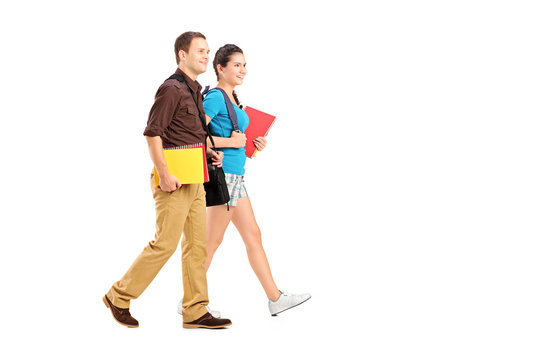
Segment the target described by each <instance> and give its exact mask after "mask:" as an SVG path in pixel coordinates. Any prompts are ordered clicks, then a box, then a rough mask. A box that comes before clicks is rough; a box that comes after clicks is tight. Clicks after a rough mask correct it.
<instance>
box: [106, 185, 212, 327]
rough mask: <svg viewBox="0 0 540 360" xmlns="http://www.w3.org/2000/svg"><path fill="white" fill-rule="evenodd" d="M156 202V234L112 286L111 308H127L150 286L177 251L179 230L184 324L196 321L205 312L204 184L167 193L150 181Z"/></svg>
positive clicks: (206, 299) (206, 296)
mask: <svg viewBox="0 0 540 360" xmlns="http://www.w3.org/2000/svg"><path fill="white" fill-rule="evenodd" d="M150 182H151V187H152V193H153V195H154V200H155V202H156V235H155V239H154V240H153V241H150V242H149V243H148V245H147V246H146V247H145V248H144V250H143V251H142V253H141V254H140V255H139V256H138V257H137V259H135V262H134V263H133V264H132V265H131V267H130V268H129V270H128V271H127V272H126V274H125V275H124V277H122V279H121V280H120V281H117V282H116V283H114V284H113V286H112V288H111V289H110V290H109V292H108V293H107V297H108V298H109V300H110V301H111V302H112V303H113V305H114V306H117V307H119V308H128V307H129V302H130V300H132V299H136V298H137V297H139V295H141V294H142V292H143V291H144V290H145V289H146V288H147V287H148V285H150V283H151V282H152V280H154V278H155V277H156V275H157V274H158V272H159V271H160V270H161V268H162V267H163V265H165V263H166V262H167V260H168V259H169V258H170V257H171V255H172V254H173V253H174V251H175V250H176V247H177V246H178V242H179V240H180V236H181V235H182V231H183V232H184V237H183V239H182V280H183V283H184V299H183V300H182V308H183V310H182V315H183V318H184V319H183V320H184V322H191V321H194V320H197V319H198V318H200V317H201V316H203V315H204V314H206V313H207V310H206V305H208V289H207V285H206V270H205V268H204V262H205V260H206V199H205V192H204V186H203V184H186V185H182V187H181V188H180V189H178V190H176V191H174V192H172V193H166V192H163V191H161V190H160V189H158V188H157V187H156V186H155V185H154V177H153V176H152V177H151V179H150Z"/></svg>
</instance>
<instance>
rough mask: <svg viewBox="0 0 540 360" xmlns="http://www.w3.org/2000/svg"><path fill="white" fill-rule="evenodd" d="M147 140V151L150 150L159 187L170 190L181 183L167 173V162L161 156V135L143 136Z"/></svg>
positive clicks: (178, 186) (176, 187)
mask: <svg viewBox="0 0 540 360" xmlns="http://www.w3.org/2000/svg"><path fill="white" fill-rule="evenodd" d="M145 137H146V141H147V142H148V151H149V152H150V158H151V159H152V162H153V163H154V166H155V167H156V170H157V173H158V176H159V187H160V188H161V190H163V191H165V192H172V191H174V190H176V189H178V188H180V186H182V184H180V181H178V179H177V178H176V177H175V176H174V175H171V174H170V173H169V168H167V163H166V162H165V156H163V144H162V142H161V137H159V136H145Z"/></svg>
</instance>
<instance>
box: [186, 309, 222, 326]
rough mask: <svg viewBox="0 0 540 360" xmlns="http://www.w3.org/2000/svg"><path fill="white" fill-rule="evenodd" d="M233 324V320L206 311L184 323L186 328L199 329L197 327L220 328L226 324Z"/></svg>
mask: <svg viewBox="0 0 540 360" xmlns="http://www.w3.org/2000/svg"><path fill="white" fill-rule="evenodd" d="M230 325H232V322H231V320H229V319H221V318H219V319H218V318H215V317H213V316H212V315H211V314H210V313H206V314H204V315H203V316H201V317H200V318H198V319H197V320H195V321H192V322H189V323H186V322H185V323H184V328H185V329H197V328H206V329H219V328H224V327H226V326H230Z"/></svg>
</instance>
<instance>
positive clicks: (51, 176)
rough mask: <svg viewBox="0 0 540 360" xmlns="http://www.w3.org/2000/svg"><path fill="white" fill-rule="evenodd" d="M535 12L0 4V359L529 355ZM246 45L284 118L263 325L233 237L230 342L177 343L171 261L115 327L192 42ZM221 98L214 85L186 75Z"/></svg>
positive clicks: (222, 252)
mask: <svg viewBox="0 0 540 360" xmlns="http://www.w3.org/2000/svg"><path fill="white" fill-rule="evenodd" d="M539 16H540V13H539V11H538V10H537V8H536V7H535V2H534V1H471V0H469V1H407V2H405V1H370V2H358V3H357V4H356V5H354V6H353V5H352V2H348V1H340V0H335V1H331V2H324V3H323V2H319V1H309V2H308V1H272V2H265V3H261V2H257V1H250V2H247V1H208V0H207V1H190V2H187V1H174V2H165V1H153V2H142V1H129V2H128V1H125V2H124V1H123V2H120V1H92V2H80V1H64V2H62V1H17V2H4V3H2V5H1V7H0V37H1V43H0V49H1V52H2V56H1V67H0V75H1V80H0V87H1V94H0V95H1V97H0V99H1V106H0V119H1V122H2V123H1V125H2V126H1V129H2V130H1V133H2V138H1V141H0V147H1V149H0V150H1V156H2V169H3V170H2V176H1V181H2V184H1V192H2V193H1V194H0V195H1V197H0V202H1V204H2V205H1V207H2V213H3V215H2V225H1V226H0V235H1V240H2V247H1V251H0V266H1V269H0V274H1V289H2V296H1V299H0V301H1V306H0V312H1V317H0V324H1V325H0V326H1V328H2V330H3V335H2V346H1V347H0V349H1V350H0V353H1V357H2V358H3V359H29V358H58V359H94V358H101V359H113V358H114V359H119V358H125V359H150V358H152V359H178V358H182V359H189V358H194V357H196V358H198V359H218V358H221V359H277V358H283V359H292V358H302V359H303V358H315V357H317V358H338V359H341V358H344V359H538V358H539V356H540V349H539V346H538V337H539V335H540V331H539V325H538V324H539V321H540V313H539V305H540V291H539V287H538V275H539V274H540V271H539V270H540V269H539V268H540V265H539V261H538V259H539V251H538V249H539V247H538V241H539V240H540V236H539V235H540V231H539V224H538V220H539V215H540V208H539V204H540V192H539V186H538V184H539V183H540V171H539V154H540V149H539V147H540V146H539V141H538V138H539V136H540V132H539V127H538V121H539V120H540V118H539V115H540V111H539V103H538V100H539V96H540V86H539V84H540V71H539V66H538V64H540V51H539V40H540V39H539V35H538V34H540V25H539V22H538V19H539ZM188 30H194V31H200V32H202V33H203V34H205V35H206V37H207V39H208V42H209V45H210V48H211V50H212V55H211V56H213V53H214V52H215V51H216V50H217V49H218V48H219V47H220V46H221V45H223V44H225V43H234V44H237V45H239V46H240V47H241V48H242V49H243V50H244V53H245V56H246V60H247V63H248V65H247V66H248V69H249V70H248V71H249V72H248V76H247V77H246V80H245V84H244V85H243V86H242V87H240V88H238V94H239V96H240V99H241V100H242V102H243V103H244V104H248V105H251V106H253V107H255V108H259V109H261V110H264V111H266V112H269V113H272V114H275V115H277V117H278V118H277V121H276V124H275V125H274V127H273V128H272V130H271V132H270V134H269V136H268V147H267V149H266V150H264V151H263V152H262V153H260V154H259V156H258V157H257V158H256V159H254V160H248V165H247V167H246V183H247V188H248V192H249V194H250V197H251V199H252V202H253V205H254V209H255V213H256V217H257V220H258V222H259V226H260V227H261V230H262V233H263V243H264V245H265V249H266V252H267V255H268V258H269V260H270V264H271V267H272V270H273V274H274V278H275V279H276V282H277V284H278V286H279V287H280V288H281V289H283V290H288V291H291V292H304V291H309V292H311V293H312V295H313V298H312V299H311V300H309V301H308V302H307V303H305V304H304V305H302V306H300V307H298V308H296V309H293V310H290V311H288V312H286V313H283V314H281V315H280V316H278V317H271V316H270V315H269V313H268V309H267V306H266V298H265V295H264V292H263V290H262V288H261V286H260V285H259V283H258V281H257V279H256V277H255V275H254V274H253V272H252V271H251V269H250V267H249V263H248V261H247V257H246V255H245V249H244V245H243V243H242V240H241V238H240V237H239V236H238V234H237V232H236V230H235V229H234V228H231V229H229V230H228V232H227V234H226V239H225V241H224V243H223V245H222V247H221V248H220V249H219V251H218V253H217V254H216V257H215V258H214V262H213V264H212V267H211V268H210V271H209V273H208V281H209V293H210V299H211V303H210V305H211V306H212V307H214V308H216V309H218V310H220V311H221V312H222V313H223V315H224V316H227V317H230V318H231V319H232V321H233V323H234V324H233V326H231V327H230V328H229V329H227V330H217V331H209V330H184V329H182V322H181V320H182V319H181V316H179V315H178V314H176V305H177V302H178V300H179V299H180V298H181V295H182V287H181V265H180V252H178V253H176V254H175V255H173V257H172V258H171V259H170V261H169V262H168V263H167V264H166V265H165V267H164V268H163V270H162V271H161V272H160V274H159V275H158V276H157V277H156V279H155V280H154V282H153V283H152V284H151V285H150V286H149V288H148V289H147V291H146V292H144V293H143V295H142V296H141V297H140V298H139V299H138V300H135V301H133V303H132V306H131V310H132V313H133V315H134V316H135V317H136V318H137V319H138V320H139V321H140V323H141V327H140V328H139V329H127V328H124V327H121V326H119V325H118V324H116V323H115V322H114V321H113V319H112V317H111V315H110V313H109V312H108V310H107V309H106V308H105V307H104V305H103V303H102V302H101V297H102V296H103V294H104V293H105V292H106V291H107V290H108V289H109V287H110V285H111V284H112V283H113V282H114V281H116V280H118V279H119V278H120V277H121V276H122V274H123V273H124V272H125V271H126V270H127V268H128V267H129V265H130V264H131V262H132V261H133V260H134V258H135V257H136V256H137V255H138V254H139V252H140V251H141V250H142V249H143V247H144V246H145V245H146V243H147V242H148V241H150V240H152V238H153V234H154V209H153V200H152V196H151V193H150V190H149V185H148V175H149V173H150V169H151V166H152V165H151V161H150V158H149V156H148V153H147V148H146V143H145V140H144V137H143V135H142V132H143V129H144V127H145V125H146V121H147V116H148V111H149V109H150V107H151V105H152V103H153V96H154V94H155V91H156V90H157V87H158V86H159V85H160V84H161V82H162V81H163V80H164V79H166V78H167V77H168V76H169V75H170V74H171V73H172V72H174V70H175V67H176V63H175V60H174V53H173V44H174V40H175V38H176V37H177V36H178V35H179V34H181V33H182V32H184V31H188ZM199 81H200V83H201V84H203V85H212V86H213V85H214V84H215V75H214V73H213V70H212V69H211V67H209V69H208V72H207V73H206V74H204V75H203V76H201V77H200V78H199Z"/></svg>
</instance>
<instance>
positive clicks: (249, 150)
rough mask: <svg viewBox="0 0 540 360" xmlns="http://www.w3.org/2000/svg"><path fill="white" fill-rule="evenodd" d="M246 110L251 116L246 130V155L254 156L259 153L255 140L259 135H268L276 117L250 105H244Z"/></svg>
mask: <svg viewBox="0 0 540 360" xmlns="http://www.w3.org/2000/svg"><path fill="white" fill-rule="evenodd" d="M244 111H245V112H246V113H247V115H248V117H249V126H248V128H247V129H246V131H245V132H244V134H246V138H247V140H246V156H247V157H250V158H252V157H254V156H255V154H256V153H257V148H256V147H255V144H254V143H253V140H255V139H256V138H258V137H259V136H263V137H264V136H266V135H268V131H269V130H270V128H271V127H272V125H274V121H275V120H276V117H275V116H274V115H270V114H267V113H264V112H262V111H259V110H257V109H254V108H251V107H249V106H246V107H244Z"/></svg>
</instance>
